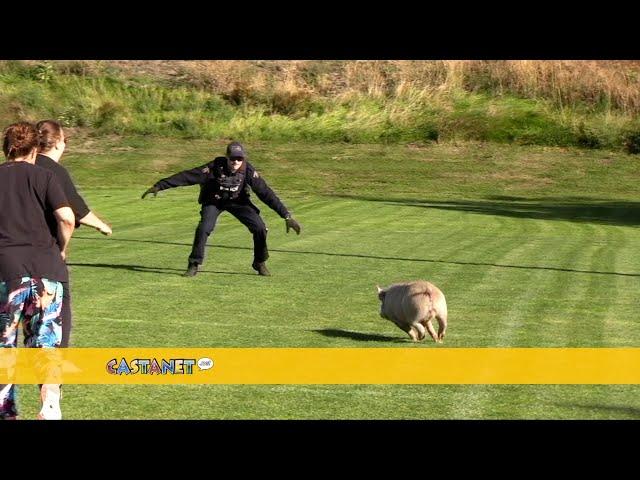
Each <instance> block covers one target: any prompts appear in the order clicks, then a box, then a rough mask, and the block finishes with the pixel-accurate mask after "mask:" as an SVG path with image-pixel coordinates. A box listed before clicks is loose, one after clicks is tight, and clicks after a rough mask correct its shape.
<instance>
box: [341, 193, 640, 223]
mask: <svg viewBox="0 0 640 480" xmlns="http://www.w3.org/2000/svg"><path fill="white" fill-rule="evenodd" d="M332 197H338V198H347V199H353V200H362V201H367V202H381V203H386V204H388V205H401V206H404V207H419V208H435V209H439V210H457V211H462V212H469V213H477V214H483V215H499V216H506V217H513V218H533V219H540V220H566V221H571V222H583V223H600V224H606V225H627V226H629V225H640V202H632V201H622V200H602V199H597V198H591V197H546V198H527V197H511V196H503V195H495V196H489V197H486V200H447V201H443V200H416V199H410V198H407V199H390V198H379V197H368V196H359V195H332Z"/></svg>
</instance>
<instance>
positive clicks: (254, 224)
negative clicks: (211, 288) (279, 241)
mask: <svg viewBox="0 0 640 480" xmlns="http://www.w3.org/2000/svg"><path fill="white" fill-rule="evenodd" d="M225 210H226V211H228V212H229V213H230V214H231V215H233V216H234V217H236V218H237V219H238V220H240V222H242V224H243V225H244V226H245V227H247V228H248V229H249V231H250V232H251V233H252V234H253V261H254V262H257V263H260V262H264V261H265V260H267V258H269V252H268V250H267V227H266V225H265V224H264V222H263V221H262V218H260V215H258V212H256V210H255V209H254V207H252V206H251V205H226V206H225V207H224V208H221V207H217V206H215V205H203V206H202V209H201V210H200V223H198V228H196V234H195V237H194V239H193V248H192V249H191V255H189V263H195V264H198V265H201V264H202V262H203V261H204V247H205V246H206V244H207V239H208V238H209V235H211V232H213V229H214V228H215V226H216V221H217V220H218V216H219V215H220V214H221V213H222V212H223V211H225Z"/></svg>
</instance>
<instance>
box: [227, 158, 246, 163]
mask: <svg viewBox="0 0 640 480" xmlns="http://www.w3.org/2000/svg"><path fill="white" fill-rule="evenodd" d="M229 160H231V161H232V162H242V161H243V160H244V158H242V157H231V158H230V159H229Z"/></svg>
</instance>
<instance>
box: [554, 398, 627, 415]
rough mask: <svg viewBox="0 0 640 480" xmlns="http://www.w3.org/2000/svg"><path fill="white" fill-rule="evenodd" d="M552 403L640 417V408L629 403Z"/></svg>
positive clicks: (559, 405) (558, 405) (566, 406)
mask: <svg viewBox="0 0 640 480" xmlns="http://www.w3.org/2000/svg"><path fill="white" fill-rule="evenodd" d="M551 405H553V406H555V407H564V408H571V409H574V408H578V409H581V410H597V411H601V412H611V413H612V414H615V413H617V414H622V415H626V416H631V417H634V418H638V419H640V408H636V407H629V406H627V405H599V404H589V403H560V402H554V403H551Z"/></svg>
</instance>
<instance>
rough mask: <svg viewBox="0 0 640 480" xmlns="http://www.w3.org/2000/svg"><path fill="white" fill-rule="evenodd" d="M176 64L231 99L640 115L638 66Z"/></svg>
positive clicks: (545, 63) (596, 63)
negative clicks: (457, 97)
mask: <svg viewBox="0 0 640 480" xmlns="http://www.w3.org/2000/svg"><path fill="white" fill-rule="evenodd" d="M163 63H164V62H163ZM163 63H159V64H158V65H157V67H158V68H159V69H161V68H162V65H163ZM174 65H175V68H177V69H178V70H179V71H180V72H181V78H182V79H183V80H185V81H187V82H191V83H192V84H196V85H199V86H202V87H204V88H208V89H211V90H212V91H214V92H216V93H221V94H227V95H229V94H231V93H232V92H234V91H235V92H238V91H245V92H248V93H253V94H257V93H266V91H267V90H268V91H279V92H289V93H294V94H299V93H300V92H305V93H306V94H310V95H317V96H321V97H344V96H347V97H348V96H350V95H353V94H364V95H368V96H372V97H397V96H402V95H405V94H407V93H408V92H412V91H419V92H423V93H426V94H429V95H433V94H434V93H438V92H450V91H452V90H456V89H461V90H464V91H470V92H487V93H490V94H494V95H506V94H512V95H517V96H522V97H525V98H533V99H546V100H550V101H552V102H553V104H554V105H556V106H558V107H561V108H566V107H571V108H578V107H586V108H589V109H593V110H600V111H603V110H604V111H606V110H607V109H610V110H617V111H619V112H621V113H625V114H633V115H636V114H638V113H640V61H637V60H630V61H609V60H597V61H587V60H495V61H491V60H426V61H419V60H376V61H322V60H307V61H304V60H295V61H240V60H233V61H228V60H227V61H185V62H177V63H175V64H174Z"/></svg>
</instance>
